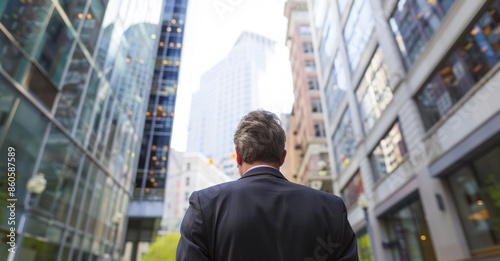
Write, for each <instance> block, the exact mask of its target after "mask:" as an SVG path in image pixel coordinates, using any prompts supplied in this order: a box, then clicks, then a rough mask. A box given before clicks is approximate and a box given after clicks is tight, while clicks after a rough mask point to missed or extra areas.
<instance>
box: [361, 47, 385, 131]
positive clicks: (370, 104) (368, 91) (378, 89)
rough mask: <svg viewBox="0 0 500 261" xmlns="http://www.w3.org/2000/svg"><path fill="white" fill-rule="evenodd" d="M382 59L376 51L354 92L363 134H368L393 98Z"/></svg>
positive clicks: (378, 51)
mask: <svg viewBox="0 0 500 261" xmlns="http://www.w3.org/2000/svg"><path fill="white" fill-rule="evenodd" d="M383 59H384V55H383V53H382V51H381V50H380V49H378V50H377V51H376V52H375V55H374V56H373V58H372V60H371V62H370V65H369V66H368V68H367V69H366V72H365V76H364V78H363V79H362V80H361V83H360V85H359V87H358V89H357V90H356V97H357V100H358V104H359V109H360V110H359V111H360V114H361V120H362V121H363V127H364V129H365V133H368V132H369V131H370V130H371V129H372V128H373V126H374V125H375V123H376V122H377V120H378V119H379V118H380V116H382V113H383V112H384V110H385V108H386V107H387V105H388V104H389V103H390V102H391V101H392V97H393V94H392V91H391V87H390V85H389V77H388V74H387V67H386V65H385V64H384V61H383Z"/></svg>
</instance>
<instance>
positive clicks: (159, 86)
mask: <svg viewBox="0 0 500 261" xmlns="http://www.w3.org/2000/svg"><path fill="white" fill-rule="evenodd" d="M187 4H188V3H187V0H167V1H165V3H164V8H163V13H162V18H161V21H162V25H161V30H160V33H159V35H158V37H159V39H158V46H157V56H156V63H155V66H154V75H153V82H152V87H151V93H150V95H149V104H148V108H147V111H146V113H145V116H146V121H145V125H144V134H143V138H142V147H141V152H140V155H139V166H138V168H137V175H136V178H135V183H134V191H133V198H132V201H131V204H130V208H129V211H128V216H129V222H128V231H127V241H128V242H131V245H132V257H131V260H136V258H137V251H138V244H139V242H151V241H153V240H154V238H155V237H156V234H157V232H158V230H159V229H160V222H161V218H162V216H163V207H164V195H165V188H166V180H167V176H168V175H170V174H171V173H169V174H167V169H168V156H169V149H170V140H171V137H172V123H173V120H174V116H175V112H174V109H175V100H176V95H177V85H178V80H179V79H178V78H179V68H180V65H181V62H180V60H181V50H182V42H183V36H184V24H185V21H186V9H187ZM172 175H175V173H174V174H172Z"/></svg>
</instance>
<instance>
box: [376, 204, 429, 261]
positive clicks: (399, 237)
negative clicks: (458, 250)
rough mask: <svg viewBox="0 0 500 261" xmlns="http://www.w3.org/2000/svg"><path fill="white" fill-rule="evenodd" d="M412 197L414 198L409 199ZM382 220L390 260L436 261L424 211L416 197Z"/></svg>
mask: <svg viewBox="0 0 500 261" xmlns="http://www.w3.org/2000/svg"><path fill="white" fill-rule="evenodd" d="M411 197H414V198H411ZM407 200H408V201H410V200H411V201H412V202H411V201H410V202H409V203H407V204H404V206H402V207H401V208H400V209H397V210H395V211H394V212H392V213H390V214H388V215H387V216H385V217H384V218H383V220H384V221H385V222H384V223H385V225H386V228H387V236H388V239H389V240H388V242H387V246H388V249H387V250H386V251H388V253H390V255H391V256H392V260H425V261H437V258H436V254H435V253H434V248H433V244H432V238H431V235H430V233H429V228H428V227H427V221H426V216H425V213H424V209H423V207H422V204H421V203H420V200H419V199H418V197H416V196H414V195H412V196H410V198H407Z"/></svg>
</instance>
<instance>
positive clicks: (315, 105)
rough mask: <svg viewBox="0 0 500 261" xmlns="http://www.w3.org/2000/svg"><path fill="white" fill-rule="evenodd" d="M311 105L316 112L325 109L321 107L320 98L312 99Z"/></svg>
mask: <svg viewBox="0 0 500 261" xmlns="http://www.w3.org/2000/svg"><path fill="white" fill-rule="evenodd" d="M311 107H312V112H314V113H320V112H323V110H322V109H321V100H320V99H318V98H313V99H311Z"/></svg>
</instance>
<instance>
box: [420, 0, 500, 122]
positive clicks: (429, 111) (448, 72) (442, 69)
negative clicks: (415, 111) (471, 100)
mask: <svg viewBox="0 0 500 261" xmlns="http://www.w3.org/2000/svg"><path fill="white" fill-rule="evenodd" d="M499 61H500V3H499V2H498V1H494V2H492V3H491V5H490V6H489V7H488V8H487V9H486V10H485V11H484V13H483V14H482V16H481V17H480V18H479V21H477V22H476V23H475V24H474V26H473V27H472V29H471V30H470V31H469V33H468V34H467V35H465V36H464V37H463V38H462V39H460V40H459V41H458V44H457V45H456V47H455V48H454V50H453V51H452V52H451V54H450V55H448V56H447V57H446V58H445V59H444V63H443V64H442V65H441V66H439V67H438V68H437V71H436V73H435V74H434V75H433V76H432V78H431V79H430V81H429V82H428V83H427V84H426V85H425V86H424V87H423V90H422V91H421V92H420V93H419V94H418V96H417V103H418V106H419V108H420V112H421V115H422V119H423V121H424V125H425V127H426V129H430V128H431V127H432V126H434V124H436V123H437V122H438V121H439V120H440V119H441V118H442V117H443V116H444V115H445V114H446V113H447V112H448V111H449V110H450V109H451V108H452V107H453V105H455V104H456V103H457V102H458V101H460V100H461V99H462V97H464V96H465V94H466V93H468V92H469V91H470V90H471V89H472V87H474V85H475V84H476V83H477V82H478V81H479V80H480V79H481V78H482V77H484V76H485V75H486V74H487V73H488V72H489V71H490V70H491V69H492V68H493V67H494V66H495V65H496V64H497V63H498V62H499Z"/></svg>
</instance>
